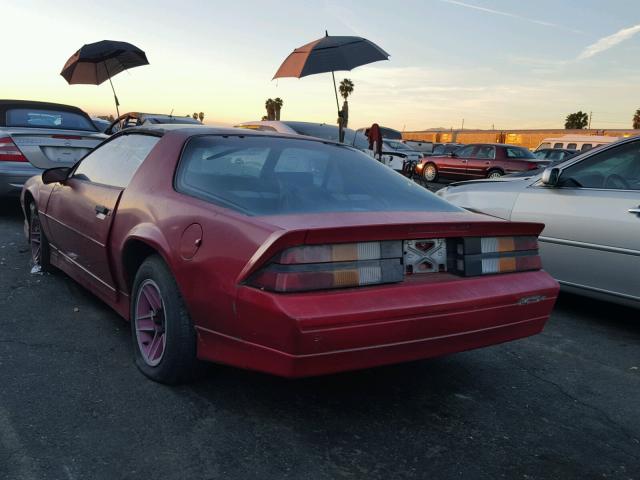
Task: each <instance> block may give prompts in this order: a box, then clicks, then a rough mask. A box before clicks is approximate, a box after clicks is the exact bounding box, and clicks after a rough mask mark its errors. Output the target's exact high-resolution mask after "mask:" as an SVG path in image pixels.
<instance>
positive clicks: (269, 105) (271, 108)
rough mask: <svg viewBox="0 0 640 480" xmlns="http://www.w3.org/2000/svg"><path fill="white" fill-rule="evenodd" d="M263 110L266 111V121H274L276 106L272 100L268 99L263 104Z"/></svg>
mask: <svg viewBox="0 0 640 480" xmlns="http://www.w3.org/2000/svg"><path fill="white" fill-rule="evenodd" d="M264 108H266V109H267V120H275V119H276V105H275V102H274V101H273V98H268V99H267V101H266V102H264Z"/></svg>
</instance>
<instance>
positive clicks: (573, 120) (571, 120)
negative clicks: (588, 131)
mask: <svg viewBox="0 0 640 480" xmlns="http://www.w3.org/2000/svg"><path fill="white" fill-rule="evenodd" d="M588 124H589V115H587V114H586V113H584V112H583V111H581V110H580V111H577V112H576V113H570V114H569V115H567V118H566V120H565V122H564V128H566V129H567V130H571V129H583V128H584V127H586V126H587V125H588Z"/></svg>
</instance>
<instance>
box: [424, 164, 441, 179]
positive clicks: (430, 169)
mask: <svg viewBox="0 0 640 480" xmlns="http://www.w3.org/2000/svg"><path fill="white" fill-rule="evenodd" d="M422 176H423V177H424V179H425V180H426V181H427V182H435V181H436V180H437V179H438V168H437V167H436V166H435V165H434V164H433V163H427V164H426V165H425V166H424V170H422Z"/></svg>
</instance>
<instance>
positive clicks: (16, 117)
mask: <svg viewBox="0 0 640 480" xmlns="http://www.w3.org/2000/svg"><path fill="white" fill-rule="evenodd" d="M6 124H7V127H27V128H54V129H60V130H88V131H90V132H96V131H98V129H97V128H96V126H95V125H94V124H93V122H92V121H91V120H90V119H89V118H88V117H85V116H83V115H82V114H80V113H76V112H70V111H67V110H42V109H38V108H12V109H9V110H7V113H6Z"/></svg>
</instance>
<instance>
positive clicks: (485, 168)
mask: <svg viewBox="0 0 640 480" xmlns="http://www.w3.org/2000/svg"><path fill="white" fill-rule="evenodd" d="M548 163H549V162H548V161H541V160H539V159H538V158H536V157H535V156H534V155H533V153H531V152H530V151H529V150H527V149H526V148H522V147H516V146H515V145H504V144H501V143H496V144H493V143H478V144H472V145H465V146H463V147H461V148H459V149H457V150H456V151H454V152H452V153H450V154H448V155H436V156H432V157H425V158H424V159H423V160H422V161H421V162H420V163H419V164H418V165H417V166H416V173H418V174H419V175H422V176H423V177H424V179H425V180H427V181H428V182H435V181H438V179H441V178H448V179H450V180H476V179H478V178H497V177H501V176H502V175H507V174H509V173H516V172H524V171H527V170H535V169H537V168H540V167H541V166H545V165H547V164H548Z"/></svg>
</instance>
